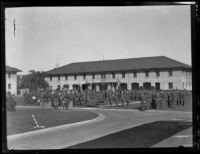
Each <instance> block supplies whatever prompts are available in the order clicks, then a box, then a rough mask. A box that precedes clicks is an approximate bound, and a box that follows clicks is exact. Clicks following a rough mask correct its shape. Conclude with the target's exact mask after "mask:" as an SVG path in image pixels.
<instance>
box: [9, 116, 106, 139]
mask: <svg viewBox="0 0 200 154" xmlns="http://www.w3.org/2000/svg"><path fill="white" fill-rule="evenodd" d="M103 119H105V116H104V115H102V114H100V113H98V117H97V118H94V119H91V120H85V121H80V122H75V123H71V124H66V125H60V126H55V127H49V128H45V129H41V130H35V131H29V132H25V133H20V134H14V135H9V136H7V140H14V139H19V138H23V137H29V136H33V135H38V134H41V133H49V132H52V131H56V130H61V129H65V128H71V127H76V126H80V125H85V124H89V123H92V122H98V121H101V120H103Z"/></svg>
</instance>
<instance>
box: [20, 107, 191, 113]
mask: <svg viewBox="0 0 200 154" xmlns="http://www.w3.org/2000/svg"><path fill="white" fill-rule="evenodd" d="M17 108H40V106H17ZM47 109H49V108H47ZM74 109H75V110H76V109H80V110H84V109H85V110H108V111H138V112H161V113H162V112H164V113H166V112H169V113H170V112H171V113H186V114H192V112H191V111H172V110H152V109H151V110H145V111H140V110H137V109H109V108H97V107H73V108H72V110H74Z"/></svg>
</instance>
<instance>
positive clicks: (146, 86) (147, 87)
mask: <svg viewBox="0 0 200 154" xmlns="http://www.w3.org/2000/svg"><path fill="white" fill-rule="evenodd" d="M143 87H144V89H151V83H150V82H144V83H143Z"/></svg>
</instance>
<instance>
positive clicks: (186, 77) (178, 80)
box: [45, 70, 192, 90]
mask: <svg viewBox="0 0 200 154" xmlns="http://www.w3.org/2000/svg"><path fill="white" fill-rule="evenodd" d="M45 80H46V81H47V82H49V84H50V85H51V86H52V88H53V89H55V88H57V85H58V84H59V85H61V87H62V86H63V85H64V84H69V85H70V88H72V85H73V84H84V83H86V82H89V83H92V82H94V83H95V82H117V81H118V80H120V82H124V83H127V87H128V89H131V84H132V83H134V82H136V83H139V86H143V83H144V82H150V83H151V86H155V83H156V82H159V83H160V88H161V89H163V90H166V89H169V86H168V84H169V82H172V83H173V88H174V89H176V88H177V89H184V88H185V89H188V90H191V86H189V83H190V84H191V81H192V79H191V73H190V74H189V73H188V74H184V73H182V71H181V70H176V71H172V76H169V72H168V71H160V76H158V77H157V76H156V72H155V71H150V72H149V77H145V72H138V73H137V77H134V76H133V73H126V74H125V78H122V73H115V78H114V79H113V78H112V74H111V73H107V74H106V79H103V80H102V79H101V75H100V74H95V79H92V75H86V79H85V80H84V79H83V76H81V75H80V76H77V80H75V81H74V77H73V76H68V80H65V77H64V76H63V77H60V82H59V81H58V80H57V77H52V81H49V77H47V78H45ZM183 82H184V85H185V86H184V87H183ZM186 83H187V86H186Z"/></svg>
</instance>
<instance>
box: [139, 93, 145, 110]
mask: <svg viewBox="0 0 200 154" xmlns="http://www.w3.org/2000/svg"><path fill="white" fill-rule="evenodd" d="M140 101H141V111H144V110H145V108H146V107H145V103H146V102H145V101H146V97H145V94H144V92H141V93H140Z"/></svg>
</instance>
